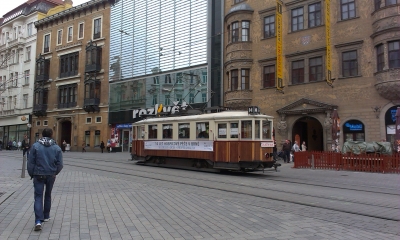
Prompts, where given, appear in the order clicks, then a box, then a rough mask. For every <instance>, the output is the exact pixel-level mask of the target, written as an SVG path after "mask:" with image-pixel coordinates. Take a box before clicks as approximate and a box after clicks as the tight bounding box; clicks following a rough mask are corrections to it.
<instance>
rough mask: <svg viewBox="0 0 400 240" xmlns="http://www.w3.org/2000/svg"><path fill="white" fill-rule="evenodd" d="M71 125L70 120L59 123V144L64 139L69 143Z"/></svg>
mask: <svg viewBox="0 0 400 240" xmlns="http://www.w3.org/2000/svg"><path fill="white" fill-rule="evenodd" d="M71 126H72V124H71V122H70V121H64V122H62V123H61V129H60V130H61V134H60V136H61V139H60V140H59V144H61V143H62V142H63V141H64V140H65V141H66V142H67V143H69V144H71ZM71 145H72V144H71Z"/></svg>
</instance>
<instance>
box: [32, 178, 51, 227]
mask: <svg viewBox="0 0 400 240" xmlns="http://www.w3.org/2000/svg"><path fill="white" fill-rule="evenodd" d="M55 180H56V177H55V176H33V188H34V189H35V194H34V197H35V204H34V205H33V209H34V211H35V222H38V221H43V220H44V219H46V218H49V217H50V208H51V191H52V190H53V185H54V182H55ZM45 186H46V191H45V194H44V202H43V192H44V188H45ZM43 203H44V204H43Z"/></svg>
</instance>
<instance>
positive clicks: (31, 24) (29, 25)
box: [26, 23, 33, 37]
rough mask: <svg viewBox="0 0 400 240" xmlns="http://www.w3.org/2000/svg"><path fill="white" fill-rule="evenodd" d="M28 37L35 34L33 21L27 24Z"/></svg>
mask: <svg viewBox="0 0 400 240" xmlns="http://www.w3.org/2000/svg"><path fill="white" fill-rule="evenodd" d="M26 29H27V33H28V37H29V36H32V35H33V23H28V25H27V26H26Z"/></svg>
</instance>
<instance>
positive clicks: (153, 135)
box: [148, 125, 157, 139]
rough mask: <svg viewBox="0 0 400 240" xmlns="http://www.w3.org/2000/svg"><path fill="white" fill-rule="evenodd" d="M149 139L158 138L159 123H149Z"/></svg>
mask: <svg viewBox="0 0 400 240" xmlns="http://www.w3.org/2000/svg"><path fill="white" fill-rule="evenodd" d="M148 131H149V139H157V125H149V130H148Z"/></svg>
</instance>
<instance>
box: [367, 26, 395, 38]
mask: <svg viewBox="0 0 400 240" xmlns="http://www.w3.org/2000/svg"><path fill="white" fill-rule="evenodd" d="M388 32H400V27H392V28H386V29H383V30H381V31H378V32H374V33H373V34H372V35H371V38H375V37H376V36H378V35H382V34H385V33H388Z"/></svg>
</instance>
